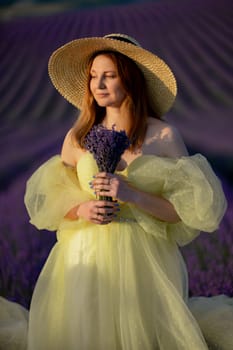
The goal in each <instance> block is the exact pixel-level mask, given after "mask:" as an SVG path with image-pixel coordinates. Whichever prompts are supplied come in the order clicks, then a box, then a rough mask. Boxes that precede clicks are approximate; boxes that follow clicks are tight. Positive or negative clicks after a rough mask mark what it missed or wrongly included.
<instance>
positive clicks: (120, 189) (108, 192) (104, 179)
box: [91, 172, 133, 202]
mask: <svg viewBox="0 0 233 350" xmlns="http://www.w3.org/2000/svg"><path fill="white" fill-rule="evenodd" d="M91 188H92V189H93V191H94V192H95V193H96V194H97V195H99V196H109V197H113V198H115V199H118V200H120V201H122V202H128V201H130V200H131V196H132V191H133V188H132V187H131V186H130V185H129V184H128V182H127V181H126V180H125V179H124V178H123V176H120V175H116V174H110V173H106V172H101V173H98V174H97V175H96V176H95V178H94V180H93V181H92V182H91Z"/></svg>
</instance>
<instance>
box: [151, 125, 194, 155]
mask: <svg viewBox="0 0 233 350" xmlns="http://www.w3.org/2000/svg"><path fill="white" fill-rule="evenodd" d="M145 142H146V143H147V144H150V145H151V147H152V148H154V149H155V151H156V150H158V151H159V153H160V155H162V156H165V157H171V158H177V157H182V156H187V155H188V151H187V148H186V146H185V144H184V141H183V139H182V137H181V135H180V133H179V131H178V130H177V128H176V127H175V126H173V125H171V124H169V123H167V122H166V121H164V120H160V119H155V118H148V132H147V137H146V140H145ZM156 152H157V151H156Z"/></svg>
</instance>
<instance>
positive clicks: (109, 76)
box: [91, 75, 116, 79]
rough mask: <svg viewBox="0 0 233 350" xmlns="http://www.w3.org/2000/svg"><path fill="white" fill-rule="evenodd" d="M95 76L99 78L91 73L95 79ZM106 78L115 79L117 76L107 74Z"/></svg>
mask: <svg viewBox="0 0 233 350" xmlns="http://www.w3.org/2000/svg"><path fill="white" fill-rule="evenodd" d="M95 78H97V76H96V75H91V79H95ZM105 78H111V79H114V78H116V75H106V76H105Z"/></svg>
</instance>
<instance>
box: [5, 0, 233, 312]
mask: <svg viewBox="0 0 233 350" xmlns="http://www.w3.org/2000/svg"><path fill="white" fill-rule="evenodd" d="M232 17H233V2H232V1H231V0H221V1H218V0H154V1H140V0H138V1H133V0H131V1H130V0H129V1H120V0H112V1H108V0H102V1H101V0H87V1H85V0H73V1H65V2H64V1H50V2H47V1H1V2H0V36H1V41H0V62H1V64H0V77H1V78H0V117H1V126H0V135H1V138H0V144H1V150H2V151H1V162H0V295H2V296H5V297H7V298H8V299H11V300H15V301H18V302H20V303H22V304H23V305H25V306H28V305H29V303H30V299H31V294H32V291H33V288H34V284H35V281H36V279H37V277H38V274H39V272H40V270H41V267H42V266H43V263H44V261H45V259H46V257H47V255H48V253H49V251H50V249H51V247H52V245H53V244H54V242H55V233H54V232H47V231H37V230H36V229H35V228H34V227H32V226H31V225H30V224H29V221H28V220H29V219H28V216H27V213H26V211H25V208H24V202H23V199H24V192H25V186H26V181H27V179H28V178H29V177H30V175H31V174H32V172H33V171H34V170H35V169H36V168H38V167H39V166H40V165H41V164H42V163H43V162H44V161H45V160H47V159H48V158H49V157H51V156H52V155H54V154H57V153H59V152H60V148H61V145H62V141H63V138H64V135H65V134H66V132H67V130H68V129H69V128H70V127H71V126H72V124H73V122H74V121H75V120H76V118H77V116H78V110H76V109H75V108H74V107H72V106H71V105H70V104H69V103H68V102H66V100H64V99H63V98H62V97H61V96H60V95H59V94H58V93H57V92H56V90H55V89H54V88H53V86H52V84H51V82H50V80H49V77H48V73H47V63H48V59H49V56H50V55H51V53H52V52H53V51H54V50H55V49H56V48H58V47H59V46H61V45H62V44H65V43H66V42H68V41H70V40H73V39H77V38H81V37H88V36H103V35H105V34H108V33H118V32H120V33H125V34H128V35H131V36H133V37H135V38H136V40H138V41H139V42H140V43H141V45H142V46H143V47H144V48H146V49H148V50H150V51H152V52H154V53H156V54H157V55H158V56H160V57H161V58H163V59H164V60H165V61H166V62H167V63H168V64H169V65H170V67H171V68H172V70H173V71H174V73H175V75H176V78H177V82H178V96H177V99H176V102H175V104H174V106H173V108H172V109H171V110H170V111H169V112H168V114H167V115H166V119H167V120H168V121H169V122H170V123H172V124H174V125H175V126H176V127H177V128H178V129H179V131H180V133H181V134H182V136H183V138H184V140H185V142H186V144H187V146H188V149H189V151H190V154H194V153H202V154H203V155H204V156H206V157H207V158H208V160H209V162H210V163H211V165H212V167H213V169H214V171H215V172H216V173H217V175H218V176H219V178H220V180H221V181H222V184H223V187H224V191H225V193H226V196H227V199H228V209H227V212H226V214H225V216H224V219H223V221H222V224H221V226H220V228H219V230H218V231H217V232H215V233H214V234H204V233H203V234H201V235H200V237H199V238H198V239H196V240H195V241H194V242H193V243H192V244H190V245H188V246H187V247H185V248H182V253H183V254H184V257H185V259H186V262H187V265H188V270H189V272H190V295H207V296H209V295H216V294H220V293H225V294H227V295H233V258H232V257H233V197H232V193H233V102H232V101H233V98H232V97H233V83H232V82H233V45H232V43H233V24H232Z"/></svg>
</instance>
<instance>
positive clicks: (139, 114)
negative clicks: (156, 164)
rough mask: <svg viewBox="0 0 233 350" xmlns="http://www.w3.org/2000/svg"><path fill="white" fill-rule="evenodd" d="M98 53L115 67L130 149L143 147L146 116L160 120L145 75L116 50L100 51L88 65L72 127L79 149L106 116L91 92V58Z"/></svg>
mask: <svg viewBox="0 0 233 350" xmlns="http://www.w3.org/2000/svg"><path fill="white" fill-rule="evenodd" d="M100 54H104V55H106V56H108V57H109V58H110V59H111V60H112V61H113V63H114V64H115V65H116V67H117V71H118V74H119V76H120V78H121V82H122V85H123V88H124V90H125V92H126V95H127V97H126V99H125V100H124V102H123V108H124V113H127V114H128V115H129V120H130V125H129V128H128V130H129V131H128V137H129V139H130V141H131V150H135V149H137V148H140V147H141V146H142V143H143V141H144V138H145V134H146V129H147V117H148V116H151V117H154V118H158V119H160V118H159V117H158V116H157V115H156V112H155V111H154V110H153V109H152V107H151V105H150V103H149V98H148V93H147V88H146V83H145V79H144V75H143V73H142V72H141V70H140V69H139V68H138V66H137V65H136V63H134V61H132V60H131V59H130V58H128V57H127V56H125V55H123V54H121V53H119V52H115V51H101V52H97V53H95V54H94V55H93V56H92V57H91V59H90V62H89V64H88V68H87V74H88V80H87V88H86V93H85V95H84V99H83V105H82V109H81V113H80V115H79V118H78V119H77V121H76V123H75V124H74V126H73V137H74V139H75V141H76V142H77V143H78V145H79V146H80V147H81V148H84V139H85V136H86V135H87V133H88V132H89V131H90V129H91V128H92V126H93V125H96V124H99V123H101V122H102V121H103V119H104V117H105V108H104V107H100V106H98V104H97V103H96V101H95V100H94V97H93V95H92V93H91V91H90V79H91V75H90V70H91V66H92V62H93V60H94V58H95V57H96V56H98V55H100Z"/></svg>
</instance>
